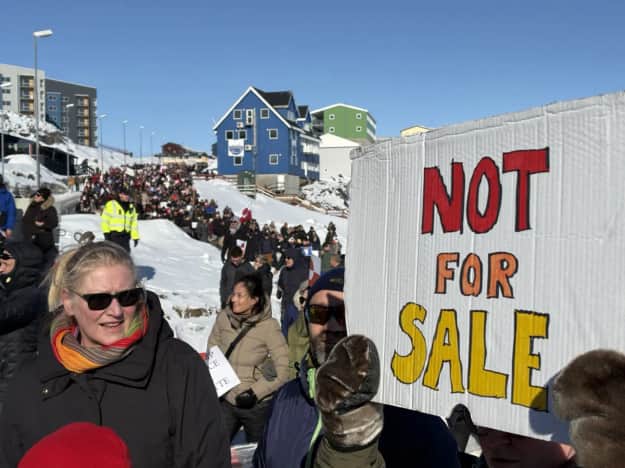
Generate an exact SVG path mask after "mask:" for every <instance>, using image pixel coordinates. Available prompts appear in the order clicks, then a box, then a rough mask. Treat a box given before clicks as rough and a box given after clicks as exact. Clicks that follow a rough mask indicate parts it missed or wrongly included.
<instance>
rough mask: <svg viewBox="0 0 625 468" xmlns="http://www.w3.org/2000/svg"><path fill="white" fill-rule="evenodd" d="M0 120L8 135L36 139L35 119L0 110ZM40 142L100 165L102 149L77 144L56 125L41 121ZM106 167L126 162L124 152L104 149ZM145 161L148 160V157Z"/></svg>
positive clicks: (94, 165)
mask: <svg viewBox="0 0 625 468" xmlns="http://www.w3.org/2000/svg"><path fill="white" fill-rule="evenodd" d="M0 122H2V129H3V130H4V133H5V134H7V135H12V136H15V137H18V138H23V139H26V140H31V141H33V142H34V141H35V119H34V118H33V117H28V116H25V115H21V114H16V113H14V112H11V111H1V112H0ZM39 143H40V145H41V146H45V147H49V148H56V149H59V150H61V151H64V152H66V153H70V154H72V155H74V156H76V157H77V164H80V163H82V161H84V160H85V159H87V160H88V161H89V163H88V164H89V165H90V166H91V167H93V168H95V167H99V166H100V149H99V148H92V147H90V146H83V145H77V144H75V143H74V142H72V141H71V140H70V139H69V138H67V137H66V136H65V135H63V134H62V133H61V131H60V130H59V129H58V128H56V127H55V126H54V125H52V124H50V123H48V122H43V121H39ZM102 156H103V158H102V159H103V161H104V167H105V168H109V167H111V166H121V165H122V164H123V163H124V154H123V153H122V152H119V151H114V150H110V149H106V148H104V149H103V152H102ZM133 162H135V161H133V159H132V158H129V159H128V164H132V163H133ZM143 162H147V158H145V159H144V161H143Z"/></svg>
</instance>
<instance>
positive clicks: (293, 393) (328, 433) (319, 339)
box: [253, 268, 459, 468]
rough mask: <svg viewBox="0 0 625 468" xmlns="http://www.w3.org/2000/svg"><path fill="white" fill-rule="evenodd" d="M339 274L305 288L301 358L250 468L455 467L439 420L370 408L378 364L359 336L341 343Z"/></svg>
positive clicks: (370, 347)
mask: <svg viewBox="0 0 625 468" xmlns="http://www.w3.org/2000/svg"><path fill="white" fill-rule="evenodd" d="M344 274H345V270H344V269H343V268H336V269H334V270H330V271H328V272H327V273H325V274H323V275H321V277H320V278H319V279H318V280H317V281H316V282H315V283H314V284H313V285H312V286H311V287H310V289H309V293H308V297H307V300H306V301H307V302H306V303H305V306H304V307H305V308H304V313H305V317H306V323H307V326H308V332H309V338H310V347H309V352H308V356H307V357H305V358H304V359H303V360H302V363H301V365H300V368H299V374H298V376H297V377H296V378H295V379H294V380H291V381H290V382H288V383H286V384H285V385H284V386H283V387H282V389H281V390H280V391H279V392H278V394H277V395H276V396H275V397H274V401H273V406H272V408H271V410H270V414H269V417H268V420H267V423H266V425H265V429H264V432H263V435H262V437H261V439H260V441H259V444H258V447H257V449H256V452H255V453H254V461H253V464H254V467H255V468H278V467H280V468H281V467H293V468H300V467H306V468H308V467H317V468H329V467H341V468H351V467H354V468H356V467H362V466H367V467H370V468H381V467H384V466H386V467H388V468H393V467H406V466H423V467H444V468H455V467H458V466H459V463H458V456H457V445H456V441H455V439H454V438H453V436H452V434H451V432H450V431H449V429H448V428H447V426H446V424H445V423H444V421H443V420H442V419H441V418H439V417H436V416H432V415H428V414H425V413H421V412H418V411H410V410H405V409H402V408H398V407H393V406H390V405H379V404H377V403H372V402H371V401H370V400H371V399H372V398H373V396H374V395H375V393H376V392H377V388H378V385H379V378H380V362H379V357H378V355H377V351H376V350H375V345H374V344H373V342H371V341H370V340H368V339H367V338H366V337H363V336H359V335H352V336H346V335H347V332H346V323H345V303H344V296H343V282H344Z"/></svg>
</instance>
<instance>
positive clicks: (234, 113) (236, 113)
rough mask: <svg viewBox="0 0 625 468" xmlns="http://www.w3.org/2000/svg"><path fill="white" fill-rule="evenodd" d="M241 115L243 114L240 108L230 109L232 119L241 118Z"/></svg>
mask: <svg viewBox="0 0 625 468" xmlns="http://www.w3.org/2000/svg"><path fill="white" fill-rule="evenodd" d="M242 116H243V111H242V110H241V109H235V110H234V111H232V118H233V119H234V120H241V117H242Z"/></svg>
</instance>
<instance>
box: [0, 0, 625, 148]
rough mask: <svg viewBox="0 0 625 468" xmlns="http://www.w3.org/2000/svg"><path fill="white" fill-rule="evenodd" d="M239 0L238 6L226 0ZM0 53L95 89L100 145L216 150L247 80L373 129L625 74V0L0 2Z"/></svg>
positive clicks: (564, 94) (579, 88) (521, 105)
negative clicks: (348, 112)
mask: <svg viewBox="0 0 625 468" xmlns="http://www.w3.org/2000/svg"><path fill="white" fill-rule="evenodd" d="M233 5H237V6H233ZM1 11H2V18H3V21H2V23H3V25H2V28H1V29H0V44H1V45H0V62H1V63H10V64H16V65H22V66H30V67H32V66H33V41H32V32H33V31H35V30H38V29H47V28H50V29H52V30H53V31H54V35H53V36H52V37H50V38H46V39H42V40H40V42H39V66H40V67H41V68H43V69H45V70H46V73H47V76H49V77H51V78H55V79H59V80H65V81H71V82H77V83H83V84H87V85H90V86H94V87H96V88H97V89H98V111H99V112H100V113H106V114H107V117H106V118H105V119H104V120H103V141H104V143H105V144H110V145H114V146H117V147H122V123H121V122H122V121H123V120H128V121H129V123H128V126H127V145H128V148H129V149H130V150H131V151H134V152H135V153H136V154H137V153H138V151H139V125H143V126H144V127H145V129H144V130H143V150H144V154H147V153H148V152H149V146H150V134H151V133H152V132H155V135H154V138H153V147H154V150H155V151H156V149H157V146H158V145H159V144H161V143H164V142H166V141H175V142H178V143H182V144H184V145H186V146H189V147H192V148H196V149H202V150H210V144H211V143H212V142H214V140H215V136H214V134H213V131H212V126H213V119H216V120H218V119H219V118H220V117H221V116H222V115H223V113H224V112H225V111H226V110H227V109H228V108H229V107H230V105H231V104H232V103H233V102H234V100H235V99H236V98H238V97H239V96H240V95H241V93H242V92H243V91H244V90H245V89H246V88H247V87H248V86H250V85H254V86H257V87H259V88H261V89H264V90H266V91H279V90H291V91H293V93H294V95H295V99H296V102H297V104H299V105H303V104H307V105H309V106H311V108H313V109H314V108H319V107H324V106H326V105H329V104H332V103H334V102H345V103H347V104H352V105H356V106H360V107H365V108H367V109H368V110H369V111H370V112H371V113H372V114H373V116H374V117H375V119H376V120H377V124H378V130H377V133H378V135H379V136H393V135H398V134H399V131H400V130H401V129H402V128H405V127H408V126H411V125H414V124H420V125H424V126H428V127H440V126H444V125H447V124H450V123H457V122H462V121H466V120H473V119H477V118H482V117H487V116H490V115H495V114H500V113H504V112H512V111H517V110H522V109H526V108H530V107H534V106H538V105H542V104H547V103H550V102H554V101H559V100H565V99H573V98H578V97H586V96H592V95H595V94H601V93H607V92H612V91H617V90H622V89H624V88H625V60H624V57H625V28H624V27H623V24H625V2H619V1H604V0H596V1H593V2H587V1H585V2H581V1H577V0H569V1H560V0H557V1H548V0H543V1H535V0H524V1H522V2H510V1H507V2H506V1H501V0H500V1H481V0H475V1H473V2H466V1H463V2H455V1H454V2H452V1H446V0H439V1H438V2H419V1H414V0H413V1H397V0H385V1H376V2H370V1H363V0H361V1H359V2H357V1H353V0H334V1H327V0H318V1H315V2H293V1H271V0H266V1H264V2H258V1H256V2H254V1H248V0H242V1H240V2H236V3H235V2H216V1H207V0H178V1H160V0H150V1H147V0H130V1H129V0H123V1H119V0H106V1H97V2H96V1H86V2H79V1H77V0H74V1H70V0H55V1H54V2H50V1H48V0H46V1H42V0H31V1H29V2H17V1H15V0H13V1H7V2H5V4H4V5H3V6H2V9H1Z"/></svg>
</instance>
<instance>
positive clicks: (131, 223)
mask: <svg viewBox="0 0 625 468" xmlns="http://www.w3.org/2000/svg"><path fill="white" fill-rule="evenodd" d="M101 227H102V232H103V233H104V234H107V233H109V232H127V233H129V234H130V237H131V238H132V239H139V223H138V221H137V210H136V209H135V205H133V204H132V203H131V204H130V205H129V206H128V211H124V209H123V208H122V206H121V205H120V204H119V202H118V201H117V200H110V201H108V202H107V203H106V205H104V209H103V210H102V217H101Z"/></svg>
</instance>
